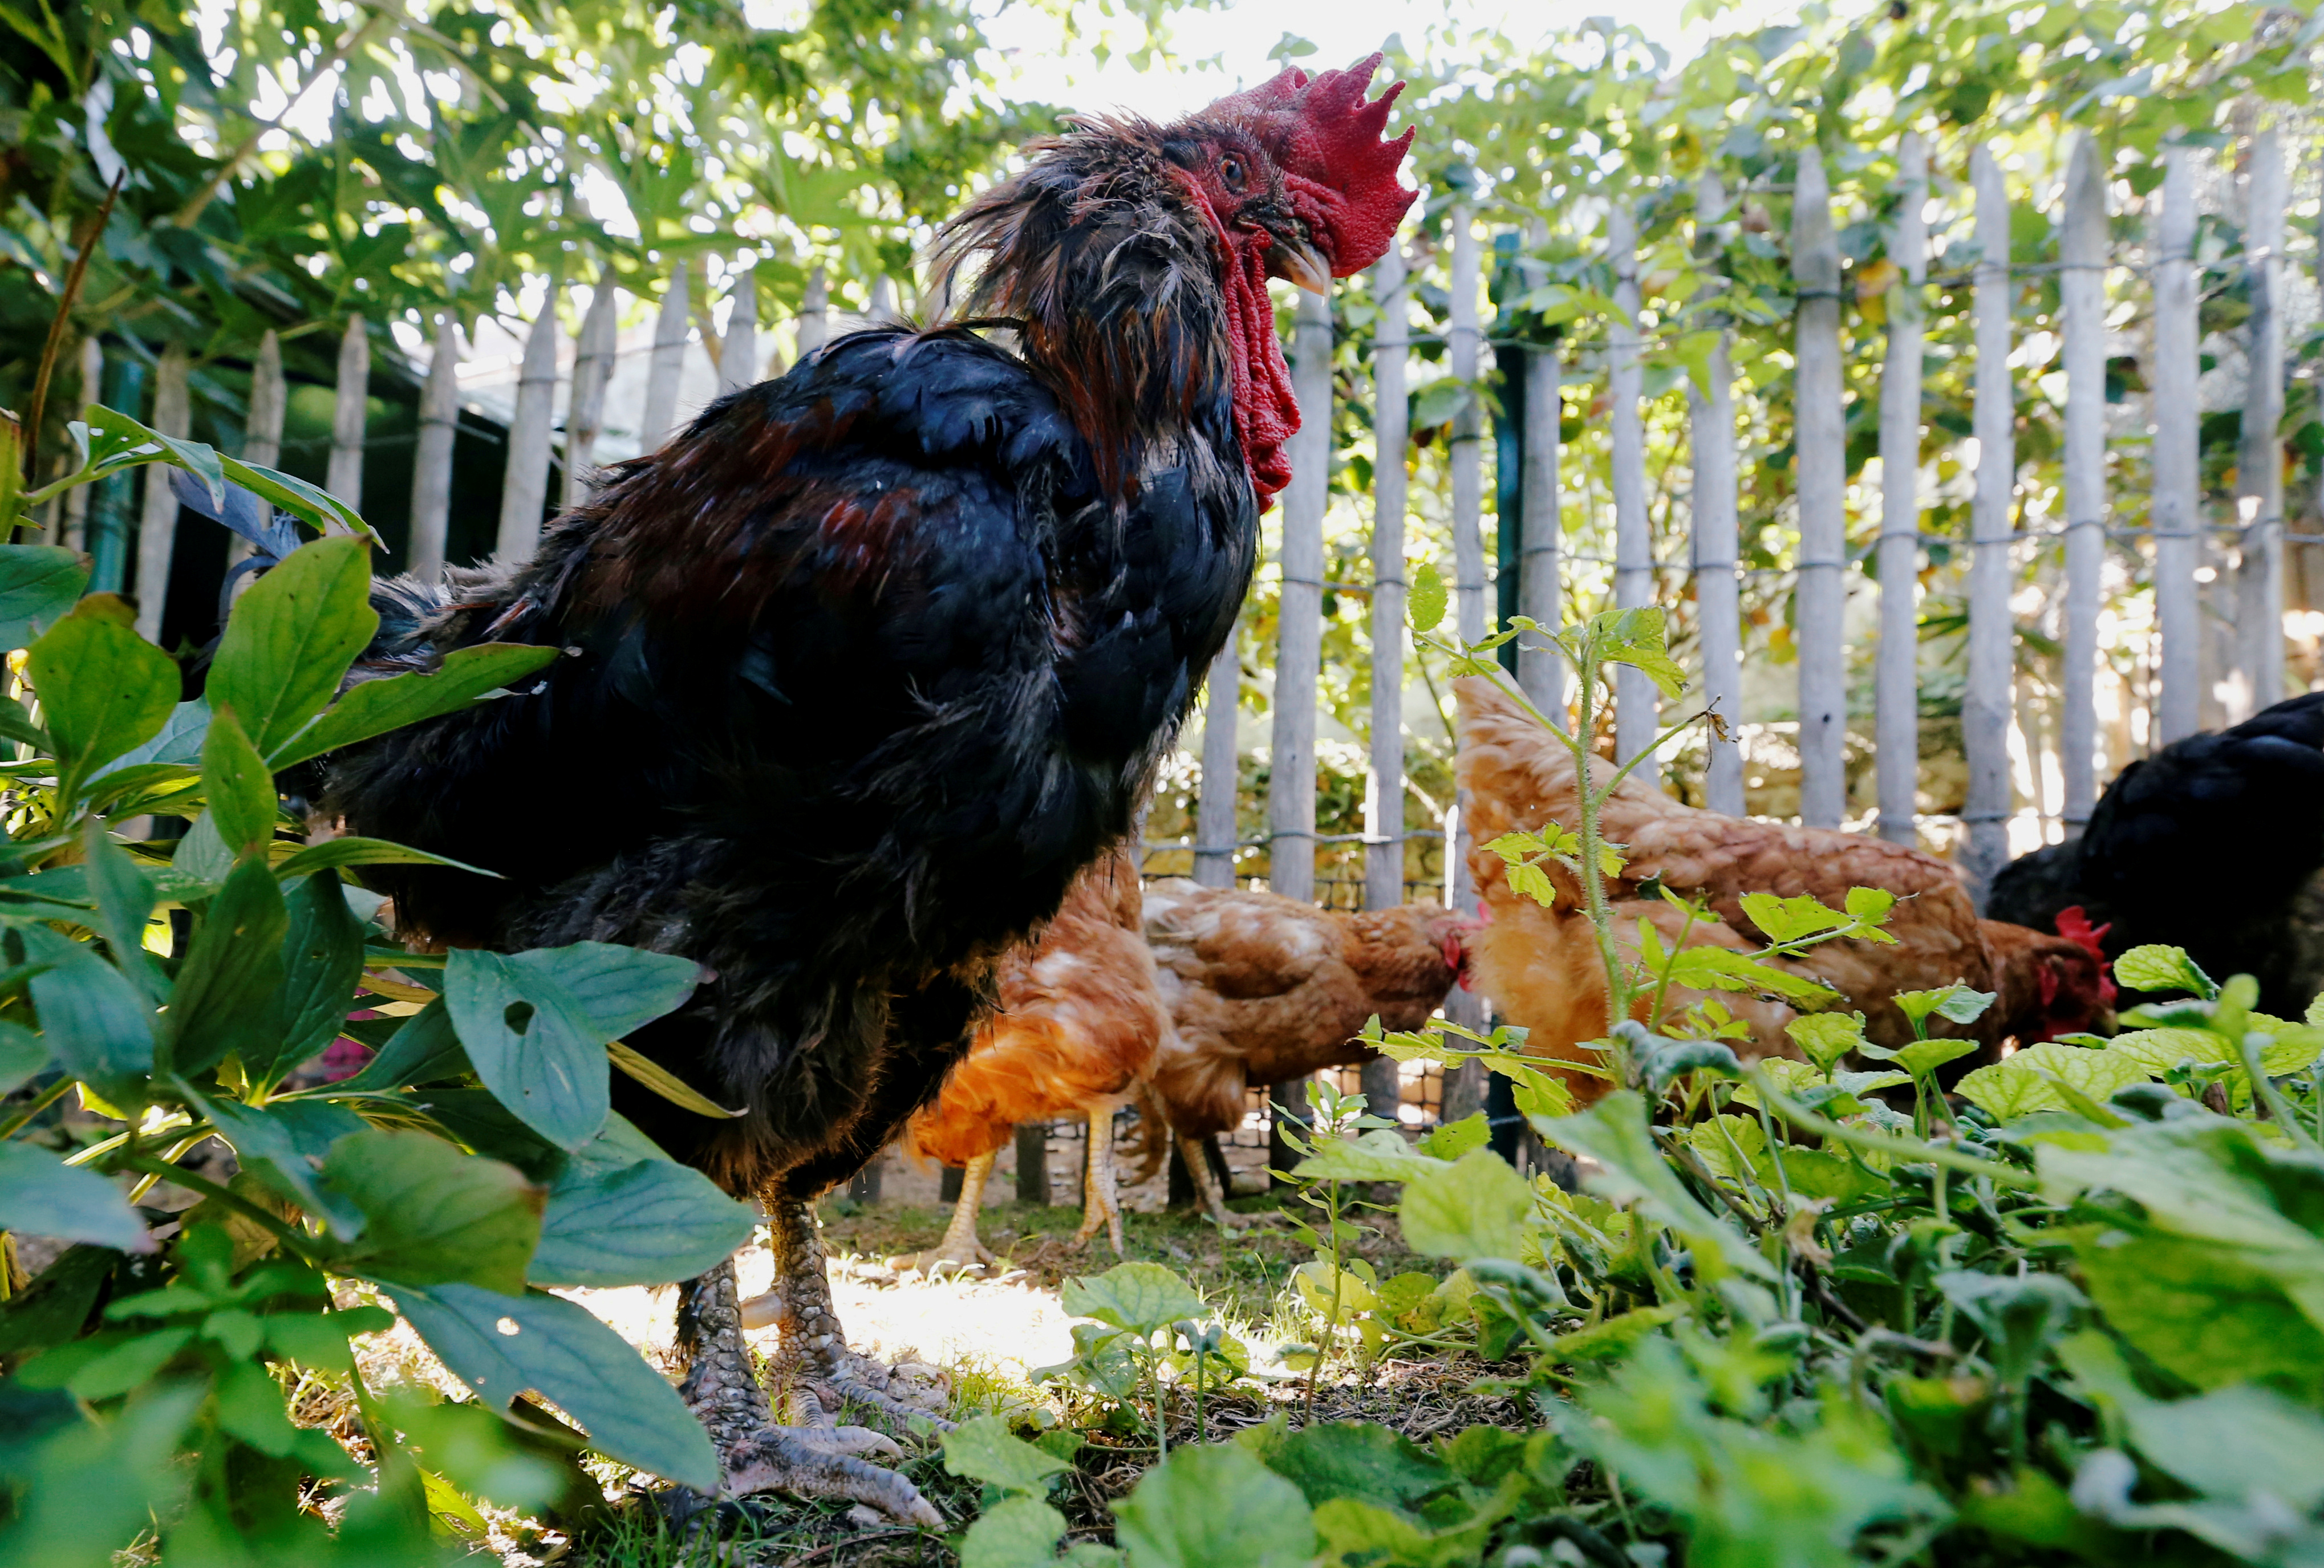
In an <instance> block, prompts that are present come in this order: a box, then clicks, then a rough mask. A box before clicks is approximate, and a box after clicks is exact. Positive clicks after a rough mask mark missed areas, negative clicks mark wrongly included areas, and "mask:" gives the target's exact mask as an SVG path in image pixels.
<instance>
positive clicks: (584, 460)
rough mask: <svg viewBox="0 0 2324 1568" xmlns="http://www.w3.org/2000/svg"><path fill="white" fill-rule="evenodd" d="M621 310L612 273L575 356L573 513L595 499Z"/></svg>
mask: <svg viewBox="0 0 2324 1568" xmlns="http://www.w3.org/2000/svg"><path fill="white" fill-rule="evenodd" d="M619 321H620V304H619V300H618V299H617V297H616V295H615V292H614V289H613V269H612V268H611V267H608V268H606V269H605V270H604V271H603V272H599V273H598V274H597V287H596V289H595V291H592V292H591V294H590V296H589V309H587V310H586V311H584V312H583V313H582V316H581V336H580V338H579V342H578V345H577V346H576V352H575V354H574V356H573V392H572V395H571V396H570V397H569V398H568V399H567V401H566V404H565V494H564V498H563V506H564V509H565V510H566V511H568V512H569V511H571V510H572V509H573V508H574V507H576V506H578V505H580V504H581V503H583V502H584V501H586V500H587V499H588V498H589V491H590V489H591V479H592V476H593V475H595V473H596V467H597V438H598V437H599V436H601V435H603V434H604V430H605V387H606V385H607V383H610V382H611V381H612V380H613V336H614V329H615V327H617V326H618V325H619Z"/></svg>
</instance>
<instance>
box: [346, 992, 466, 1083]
mask: <svg viewBox="0 0 2324 1568" xmlns="http://www.w3.org/2000/svg"><path fill="white" fill-rule="evenodd" d="M468 1071H470V1069H469V1066H468V1053H467V1052H466V1050H464V1049H463V1048H462V1047H461V1045H460V1037H459V1036H458V1035H457V1034H455V1033H454V1032H453V1031H452V1012H451V1010H450V1009H449V1008H447V1007H446V1006H445V1005H444V999H443V998H442V997H440V996H439V997H438V998H437V999H436V1000H435V1001H431V1002H429V1004H428V1005H427V1006H426V1007H423V1008H421V1009H420V1010H419V1011H418V1012H416V1013H413V1014H412V1015H411V1017H410V1018H409V1019H406V1020H405V1021H404V1025H403V1027H402V1028H400V1029H398V1030H396V1031H395V1033H394V1034H393V1035H392V1036H390V1037H389V1038H388V1042H387V1044H386V1045H384V1046H383V1047H380V1052H379V1055H377V1056H374V1057H373V1058H372V1059H371V1060H370V1061H369V1062H367V1063H365V1064H364V1069H363V1071H361V1072H360V1073H357V1074H356V1075H355V1076H354V1077H352V1078H349V1079H347V1080H346V1082H345V1083H343V1084H340V1085H339V1087H340V1089H341V1090H342V1091H344V1092H346V1093H376V1092H378V1091H380V1090H383V1089H401V1088H405V1087H407V1086H410V1085H416V1084H434V1083H438V1082H440V1081H441V1080H443V1079H446V1078H457V1077H460V1076H462V1075H465V1074H466V1073H467V1072H468Z"/></svg>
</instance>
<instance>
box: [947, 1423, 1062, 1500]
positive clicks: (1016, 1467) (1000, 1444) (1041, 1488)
mask: <svg viewBox="0 0 2324 1568" xmlns="http://www.w3.org/2000/svg"><path fill="white" fill-rule="evenodd" d="M944 1467H945V1469H946V1470H948V1471H951V1472H952V1473H953V1474H954V1475H957V1476H965V1477H966V1478H968V1479H969V1480H981V1481H987V1482H990V1483H991V1484H992V1485H993V1486H997V1487H999V1488H1000V1489H1001V1490H1002V1491H1005V1492H1030V1493H1032V1494H1033V1495H1034V1496H1036V1497H1038V1496H1040V1495H1041V1494H1042V1493H1044V1492H1046V1491H1047V1490H1049V1482H1050V1481H1051V1480H1053V1479H1055V1478H1056V1477H1057V1476H1059V1475H1062V1474H1064V1473H1065V1471H1069V1470H1071V1469H1072V1468H1073V1466H1072V1465H1070V1464H1068V1463H1066V1462H1065V1461H1064V1460H1062V1459H1059V1458H1058V1457H1057V1456H1056V1455H1055V1454H1053V1453H1044V1452H1043V1451H1042V1450H1040V1449H1037V1448H1036V1447H1034V1446H1033V1445H1032V1444H1031V1443H1027V1442H1025V1441H1023V1440H1022V1439H1021V1438H1019V1437H1018V1436H1016V1435H1015V1434H1013V1433H1011V1432H1010V1430H1009V1423H1007V1422H1006V1421H1003V1420H1002V1419H1001V1417H1000V1416H977V1417H975V1418H974V1419H973V1420H970V1421H964V1422H962V1423H961V1424H960V1425H958V1426H956V1427H954V1428H953V1429H952V1430H951V1431H950V1432H947V1433H945V1438H944Z"/></svg>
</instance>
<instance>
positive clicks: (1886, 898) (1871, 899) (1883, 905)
mask: <svg viewBox="0 0 2324 1568" xmlns="http://www.w3.org/2000/svg"><path fill="white" fill-rule="evenodd" d="M1841 901H1842V903H1843V904H1844V906H1845V907H1846V908H1847V910H1848V918H1849V919H1850V920H1853V921H1855V922H1857V923H1858V925H1864V926H1877V925H1881V924H1883V923H1884V922H1886V920H1887V918H1888V911H1889V910H1891V909H1895V907H1896V895H1895V894H1894V893H1892V892H1890V891H1889V890H1887V889H1886V888H1850V889H1849V890H1848V897H1847V898H1846V899H1843V900H1841Z"/></svg>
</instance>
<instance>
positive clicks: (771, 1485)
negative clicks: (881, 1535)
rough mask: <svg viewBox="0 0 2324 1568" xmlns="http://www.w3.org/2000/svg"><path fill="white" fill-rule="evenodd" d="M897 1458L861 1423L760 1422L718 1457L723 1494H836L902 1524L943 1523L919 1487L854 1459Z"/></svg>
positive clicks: (896, 1450) (932, 1525)
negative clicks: (869, 1455)
mask: <svg viewBox="0 0 2324 1568" xmlns="http://www.w3.org/2000/svg"><path fill="white" fill-rule="evenodd" d="M859 1453H876V1454H879V1455H880V1456H881V1458H883V1459H892V1458H900V1457H901V1456H902V1453H903V1450H901V1449H899V1448H898V1447H897V1446H896V1444H895V1443H894V1442H892V1441H891V1440H890V1439H889V1438H886V1437H883V1436H881V1434H879V1433H877V1432H871V1431H867V1430H866V1429H865V1428H863V1427H861V1426H766V1427H761V1429H759V1430H758V1431H756V1432H753V1433H752V1434H750V1435H748V1436H747V1437H744V1438H742V1439H741V1440H740V1441H739V1442H736V1443H733V1444H732V1445H731V1446H730V1447H729V1448H728V1449H727V1451H726V1453H725V1454H724V1456H723V1457H724V1462H725V1471H726V1484H725V1491H726V1495H727V1496H729V1497H748V1496H750V1495H751V1494H752V1493H754V1492H770V1491H773V1492H783V1493H787V1494H788V1495H789V1496H792V1497H798V1498H839V1499H845V1500H847V1501H849V1502H853V1503H865V1504H869V1505H870V1506H871V1507H872V1508H877V1509H879V1510H880V1511H881V1513H883V1514H885V1515H887V1516H888V1517H890V1518H892V1519H899V1520H901V1521H902V1522H904V1523H905V1524H909V1525H925V1526H927V1527H928V1528H930V1529H936V1530H941V1529H943V1528H944V1527H945V1517H944V1516H943V1515H942V1514H940V1513H938V1512H936V1508H935V1506H934V1505H933V1504H931V1503H930V1502H929V1501H928V1500H927V1499H926V1498H924V1497H922V1496H921V1495H920V1492H919V1489H918V1487H916V1486H914V1485H913V1484H912V1483H911V1482H910V1481H908V1480H905V1479H904V1478H903V1477H902V1476H900V1475H899V1474H897V1473H896V1472H895V1471H892V1470H882V1469H881V1468H880V1466H878V1465H876V1464H868V1463H866V1462H864V1461H862V1460H861V1459H858V1458H856V1457H855V1456H856V1455H857V1454H859Z"/></svg>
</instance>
